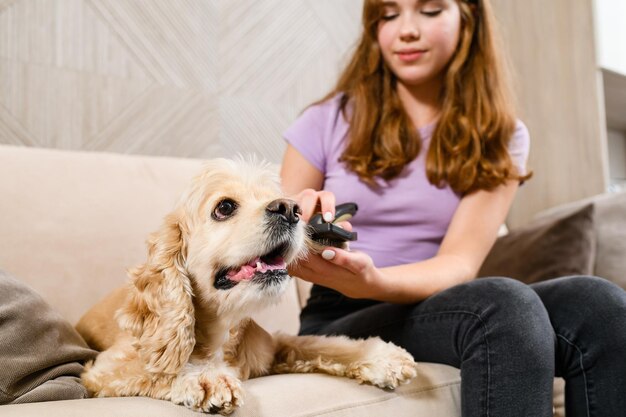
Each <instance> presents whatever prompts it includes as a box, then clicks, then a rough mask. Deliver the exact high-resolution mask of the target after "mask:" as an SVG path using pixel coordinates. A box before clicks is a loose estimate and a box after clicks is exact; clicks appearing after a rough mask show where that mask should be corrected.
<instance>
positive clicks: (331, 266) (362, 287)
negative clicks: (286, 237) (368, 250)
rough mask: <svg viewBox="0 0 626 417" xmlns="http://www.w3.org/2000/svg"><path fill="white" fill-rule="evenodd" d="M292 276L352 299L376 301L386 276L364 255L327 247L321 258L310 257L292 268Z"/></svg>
mask: <svg viewBox="0 0 626 417" xmlns="http://www.w3.org/2000/svg"><path fill="white" fill-rule="evenodd" d="M289 273H290V274H291V275H293V276H297V277H299V278H302V279H304V280H305V281H309V282H312V283H314V284H319V285H322V286H324V287H328V288H332V289H334V290H336V291H339V292H340V293H342V294H343V295H346V296H348V297H350V298H372V299H377V298H378V297H379V296H380V294H381V291H380V290H381V289H382V281H383V275H382V273H381V271H380V270H379V269H378V268H376V267H375V266H374V262H373V261H372V258H370V257H369V256H368V255H367V254H365V253H363V252H358V251H355V252H349V251H346V250H343V249H338V248H333V247H327V248H325V249H324V251H323V252H322V254H321V255H314V254H310V255H309V256H308V258H307V259H306V260H304V261H302V262H297V263H296V264H294V265H292V266H290V267H289Z"/></svg>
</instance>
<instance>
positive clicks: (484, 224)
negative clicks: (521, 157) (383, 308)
mask: <svg viewBox="0 0 626 417" xmlns="http://www.w3.org/2000/svg"><path fill="white" fill-rule="evenodd" d="M281 179H282V187H283V190H284V191H285V193H287V194H288V195H291V196H293V197H294V198H295V199H296V201H298V203H299V205H300V206H301V208H302V211H303V215H302V217H303V220H304V221H307V220H308V219H309V218H310V216H311V214H312V213H313V212H314V210H315V207H316V206H317V205H318V204H319V205H321V207H322V210H323V212H324V213H326V212H327V211H331V212H332V213H333V215H334V204H335V197H334V195H333V194H332V193H329V192H325V191H317V190H321V189H322V187H323V185H324V175H323V173H322V172H320V171H319V170H318V169H317V168H315V167H314V166H313V165H312V164H311V163H310V162H308V161H307V160H306V158H304V157H303V156H302V155H301V154H300V153H299V152H298V151H297V150H296V149H295V148H293V147H292V146H291V145H288V146H287V151H286V153H285V157H284V158H283V164H282V167H281ZM518 187H519V184H518V182H517V181H510V182H509V183H507V184H506V185H503V186H500V187H498V188H496V189H494V190H492V191H477V192H474V193H472V194H469V195H467V196H465V197H463V198H462V199H461V202H460V204H459V206H458V208H457V210H456V212H455V214H454V216H453V217H452V221H451V222H450V226H449V227H448V231H447V233H446V236H445V238H444V240H443V242H442V244H441V247H440V248H439V252H438V253H437V255H435V256H434V257H433V258H431V259H427V260H425V261H421V262H416V263H413V264H407V265H399V266H393V267H387V268H376V267H375V266H374V264H373V262H372V260H371V258H370V257H369V256H368V255H366V254H365V253H362V252H356V251H355V252H348V251H344V250H341V249H336V248H328V249H329V250H331V251H332V253H334V257H333V258H332V259H323V258H322V257H320V256H317V255H310V256H309V257H308V259H307V260H306V261H303V262H300V263H299V264H297V265H295V266H291V267H290V268H289V271H290V273H292V274H293V275H295V276H298V277H300V278H302V279H304V280H306V281H310V282H313V283H316V284H320V285H323V286H325V287H329V288H333V289H335V290H337V291H339V292H341V293H343V294H345V295H347V296H349V297H353V298H370V299H374V300H380V301H388V302H395V303H412V302H416V301H419V300H423V299H425V298H427V297H429V296H431V295H433V294H436V293H438V292H440V291H442V290H444V289H446V288H449V287H452V286H454V285H456V284H460V283H463V282H466V281H469V280H471V279H474V278H475V277H476V274H477V272H478V270H479V269H480V266H481V264H482V262H483V261H484V259H485V257H486V256H487V253H488V252H489V250H490V249H491V247H492V246H493V243H494V242H495V240H496V237H497V233H498V228H499V227H500V225H501V224H502V223H504V220H505V219H506V215H507V213H508V212H509V208H510V206H511V203H512V202H513V198H514V197H515V193H516V192H517V189H518ZM347 226H348V227H350V225H349V224H347ZM327 255H329V254H328V253H327Z"/></svg>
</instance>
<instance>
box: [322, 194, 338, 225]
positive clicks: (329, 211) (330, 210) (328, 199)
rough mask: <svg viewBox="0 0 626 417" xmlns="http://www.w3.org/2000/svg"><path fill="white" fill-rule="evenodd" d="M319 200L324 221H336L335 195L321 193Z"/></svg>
mask: <svg viewBox="0 0 626 417" xmlns="http://www.w3.org/2000/svg"><path fill="white" fill-rule="evenodd" d="M319 198H320V206H321V208H322V216H323V217H324V220H325V221H327V222H332V221H333V220H334V219H335V194H333V193H331V192H330V191H320V193H319Z"/></svg>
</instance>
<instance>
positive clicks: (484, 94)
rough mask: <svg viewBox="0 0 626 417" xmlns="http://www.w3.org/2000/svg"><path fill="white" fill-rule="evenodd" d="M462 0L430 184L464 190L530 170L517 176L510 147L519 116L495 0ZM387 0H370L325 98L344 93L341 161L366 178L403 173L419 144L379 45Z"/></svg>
mask: <svg viewBox="0 0 626 417" xmlns="http://www.w3.org/2000/svg"><path fill="white" fill-rule="evenodd" d="M456 1H457V3H458V5H459V8H460V11H461V33H460V37H459V43H458V46H457V50H456V52H455V54H454V56H453V58H452V60H451V62H450V63H449V64H448V67H447V72H446V74H445V80H444V85H443V89H442V91H441V98H440V101H441V113H440V117H439V121H438V123H437V126H436V128H435V130H434V132H433V135H432V139H431V143H430V147H429V149H428V153H427V156H426V173H427V176H428V179H429V181H430V182H431V183H432V184H434V185H436V186H440V187H442V186H445V185H446V184H447V185H449V186H450V187H451V188H452V189H453V190H454V191H456V192H458V193H462V194H466V193H470V192H473V191H476V190H481V189H485V190H491V189H493V188H495V187H497V186H499V185H502V184H504V183H505V182H506V181H508V180H522V181H523V180H525V179H528V178H529V177H530V175H526V176H520V175H519V173H518V172H517V170H516V169H515V167H514V165H513V163H512V161H511V158H510V156H509V153H508V150H507V145H508V142H509V140H510V139H511V137H512V135H513V132H514V130H515V123H516V122H515V121H516V118H515V110H514V107H513V100H512V94H511V92H510V88H509V80H508V77H507V75H508V74H507V72H506V71H505V67H504V65H503V63H502V58H501V57H500V55H499V53H498V51H499V50H500V49H501V48H499V45H496V40H497V39H498V38H497V36H496V34H495V28H494V23H495V21H494V17H493V12H492V10H491V6H490V4H489V1H488V0H479V1H472V2H468V1H466V0H456ZM381 3H382V2H381V1H380V0H365V2H364V7H363V35H362V36H361V39H360V41H359V44H358V46H357V48H356V51H355V52H354V54H353V56H352V58H351V60H350V61H349V63H348V65H347V66H346V68H345V69H344V71H343V73H342V74H341V76H340V78H339V81H338V83H337V85H336V86H335V88H334V89H333V90H332V91H331V92H330V93H329V94H328V95H327V96H326V97H324V98H323V99H322V100H321V101H325V100H328V99H330V98H331V97H334V96H335V95H337V94H340V93H341V94H342V102H341V109H342V112H343V114H344V116H345V117H346V118H347V119H348V120H349V123H350V133H349V138H348V144H347V146H346V148H345V150H344V152H343V155H342V157H341V161H343V162H344V163H345V164H346V165H347V166H348V168H349V169H350V170H352V171H354V172H355V173H356V174H357V175H358V176H359V177H360V178H361V179H362V180H364V181H366V182H368V183H374V182H375V179H376V177H380V178H383V179H385V180H390V179H392V178H394V177H396V176H397V175H399V174H400V173H401V171H402V170H403V168H404V167H405V166H406V165H407V164H408V163H409V162H411V161H412V160H414V159H415V157H417V155H418V154H419V152H420V147H421V146H420V145H421V140H420V137H419V133H418V132H417V129H415V127H414V126H413V124H412V122H411V120H410V119H409V117H408V115H407V114H406V112H405V110H404V108H403V106H402V103H401V101H400V98H399V96H398V93H397V89H396V84H397V79H396V77H395V75H394V74H393V73H392V72H391V70H390V69H389V68H388V67H387V65H386V64H385V62H384V60H383V57H382V54H381V52H380V48H379V46H378V42H377V31H378V25H379V22H380V20H381V18H382V17H383V8H382V6H381ZM321 101H320V102H321ZM348 103H350V111H349V112H348V111H347V108H348Z"/></svg>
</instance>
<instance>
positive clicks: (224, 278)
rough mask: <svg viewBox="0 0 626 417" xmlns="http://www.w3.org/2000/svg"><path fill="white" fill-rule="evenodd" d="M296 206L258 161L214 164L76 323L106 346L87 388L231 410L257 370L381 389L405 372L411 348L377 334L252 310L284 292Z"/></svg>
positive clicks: (297, 248) (409, 369) (298, 240)
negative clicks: (144, 253)
mask: <svg viewBox="0 0 626 417" xmlns="http://www.w3.org/2000/svg"><path fill="white" fill-rule="evenodd" d="M225 200H228V201H230V202H231V204H235V205H234V206H233V205H231V206H230V207H228V205H226V206H225V207H226V210H224V206H220V202H223V201H225ZM218 206H219V207H218ZM220 207H221V208H220ZM233 207H236V208H235V210H234V211H233V212H232V214H230V213H229V211H230V210H229V209H231V208H233ZM297 210H298V209H297V206H295V203H294V202H292V201H290V200H287V199H283V197H282V196H281V192H280V187H279V185H278V178H277V176H276V175H275V174H274V173H273V170H271V169H270V168H269V167H268V166H267V165H266V164H261V163H258V162H245V161H242V160H241V161H231V160H226V159H217V160H213V161H211V162H210V163H209V164H208V166H207V167H206V168H205V170H204V171H203V173H202V174H201V175H199V176H198V177H197V178H195V179H194V181H193V183H192V185H191V187H190V189H189V190H188V191H187V192H186V193H185V194H184V195H183V197H182V199H181V200H180V202H179V203H178V205H177V206H176V208H175V209H174V211H173V212H172V213H170V214H169V215H168V216H167V217H166V218H165V223H164V224H163V226H162V227H161V229H160V230H159V231H157V232H156V233H154V234H152V235H151V236H150V238H149V240H148V259H147V261H146V263H145V264H143V265H141V266H139V267H137V268H135V269H133V270H131V271H130V277H131V282H130V283H129V285H128V286H127V287H124V288H121V289H119V290H117V291H115V292H114V293H113V294H111V295H110V296H109V297H107V298H106V299H105V300H103V301H102V302H101V303H100V304H98V305H96V306H95V307H94V308H92V309H91V310H90V311H89V312H88V313H87V314H86V315H85V316H84V317H83V318H82V319H81V320H80V322H79V323H78V324H77V330H78V331H79V332H80V333H81V335H82V336H83V337H84V338H85V339H86V340H87V342H88V343H89V345H90V346H92V347H94V348H95V349H98V350H101V351H103V352H102V353H101V354H100V355H99V356H98V357H97V359H96V361H95V363H93V364H89V365H88V366H87V368H86V371H85V372H84V373H83V375H82V381H83V383H84V385H85V386H86V387H87V388H88V389H89V391H90V392H91V393H93V394H94V395H95V396H98V397H107V396H148V397H153V398H159V399H165V400H170V401H172V402H174V403H176V404H183V405H185V406H187V407H189V408H191V409H193V410H198V411H205V412H220V413H222V414H228V413H230V412H232V411H234V410H235V409H236V407H237V406H239V405H240V404H242V401H243V400H242V388H241V381H242V380H245V379H248V378H254V377H258V376H261V375H268V374H272V373H289V372H325V373H328V374H331V375H341V376H346V377H349V378H354V379H356V380H358V381H359V382H368V383H372V384H375V385H377V386H380V387H385V388H394V387H396V386H397V385H398V384H400V383H404V382H407V381H408V380H410V379H411V378H413V377H414V376H415V373H416V365H415V362H414V361H413V358H412V357H411V355H409V354H408V353H407V352H406V351H405V350H404V349H401V348H399V347H397V346H394V345H392V344H388V343H384V342H383V341H381V340H380V339H379V338H370V339H367V340H350V339H348V338H346V337H324V336H291V335H286V334H280V333H279V334H275V335H270V334H269V333H267V332H266V331H264V330H263V329H262V328H261V327H259V326H258V325H257V324H256V323H255V322H254V321H253V320H252V319H250V318H249V316H250V315H251V314H252V313H253V312H255V311H257V310H258V309H260V308H263V307H265V306H268V305H270V304H272V303H275V302H276V301H277V300H278V299H279V297H280V296H281V294H282V293H283V292H284V291H285V289H286V288H287V286H288V281H289V276H288V275H287V271H286V270H285V268H284V264H285V263H286V264H288V263H289V262H294V261H297V260H298V259H299V258H302V257H304V256H305V254H306V250H307V249H306V248H307V242H308V238H307V236H306V233H305V226H304V225H303V224H302V223H303V222H301V221H298V220H299V219H298V213H297ZM224 211H225V212H226V213H227V215H224V214H223V212H224ZM272 251H274V252H273V253H272V254H271V255H270V256H269V258H268V257H267V256H266V257H264V258H259V257H261V256H262V255H266V254H268V253H270V252H272ZM268 259H269V260H268ZM282 259H284V263H283V262H281V261H282ZM259 261H260V262H261V264H257V265H258V266H257V267H256V268H255V267H254V265H255V262H259ZM265 261H267V262H269V263H267V264H266V263H265ZM243 265H248V266H247V267H242V266H243ZM268 265H270V266H271V269H270V270H269V271H267V272H265V269H267V268H264V266H265V267H267V266H268ZM240 267H242V268H240ZM259 268H260V269H259ZM244 270H245V271H244ZM229 271H230V272H229ZM241 271H244V272H241ZM237 272H240V274H239V275H237Z"/></svg>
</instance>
